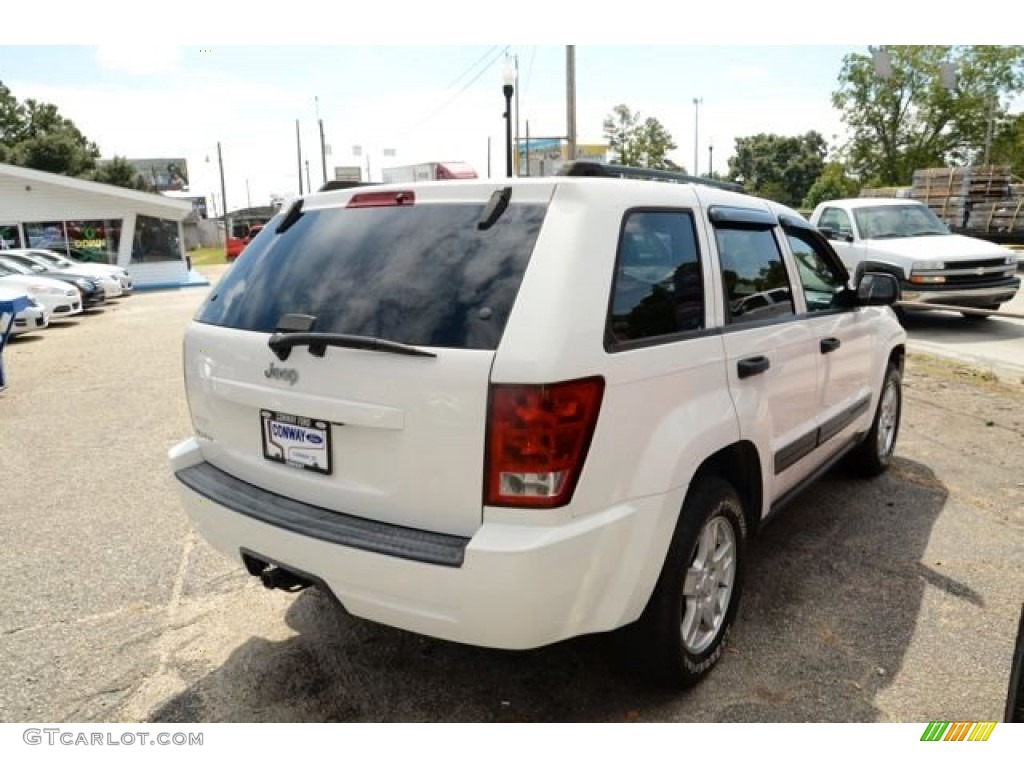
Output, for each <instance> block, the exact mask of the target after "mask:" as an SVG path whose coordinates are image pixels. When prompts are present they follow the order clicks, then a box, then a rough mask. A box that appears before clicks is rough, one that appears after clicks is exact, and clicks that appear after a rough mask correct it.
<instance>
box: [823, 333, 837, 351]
mask: <svg viewBox="0 0 1024 768" xmlns="http://www.w3.org/2000/svg"><path fill="white" fill-rule="evenodd" d="M839 343H840V342H839V339H836V338H833V337H831V336H830V337H829V338H827V339H822V340H821V354H823V355H827V354H828V353H829V352H835V351H836V350H837V349H839Z"/></svg>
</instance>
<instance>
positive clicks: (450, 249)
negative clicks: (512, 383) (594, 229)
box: [196, 203, 547, 350]
mask: <svg viewBox="0 0 1024 768" xmlns="http://www.w3.org/2000/svg"><path fill="white" fill-rule="evenodd" d="M483 208H484V206H483V205H475V204H468V203H443V204H417V205H405V206H391V207H379V208H375V207H367V208H332V209H325V210H313V211H308V212H305V213H303V214H302V216H301V217H300V218H299V219H298V221H296V222H295V223H294V224H293V225H292V226H291V227H290V228H288V229H286V230H285V231H284V232H283V233H281V234H277V233H276V232H274V229H275V228H276V226H277V221H276V220H275V221H273V222H271V223H270V224H269V225H268V226H267V228H268V229H269V230H270V232H268V233H266V234H267V235H268V236H265V237H260V238H256V239H255V240H254V241H253V242H252V244H251V245H250V246H249V248H247V249H246V251H245V254H244V257H242V258H240V259H239V261H238V262H237V263H236V264H235V265H234V266H233V267H232V268H231V270H230V271H229V272H228V273H227V274H226V275H225V276H224V278H222V280H221V283H220V284H219V285H218V286H217V288H216V289H215V292H213V293H211V295H210V297H209V298H208V299H207V301H206V302H205V303H204V305H203V306H202V307H201V308H200V310H199V313H198V314H197V316H196V319H197V320H198V321H199V322H202V323H210V324H213V325H221V326H228V327H231V328H238V329H242V330H248V331H257V332H262V333H272V332H273V331H274V330H275V328H276V327H277V324H278V322H279V321H280V319H281V318H282V317H283V316H284V315H287V314H304V315H312V316H313V317H315V318H316V322H315V324H314V326H313V328H312V330H313V331H314V332H317V333H344V334H353V335H358V336H370V337H374V338H380V339H387V340H389V341H397V342H401V343H404V344H412V345H416V346H426V347H447V348H456V349H489V350H493V349H496V348H497V345H498V342H499V341H500V339H501V334H502V332H503V331H504V328H505V323H506V322H507V320H508V316H509V313H510V312H511V310H512V304H513V302H514V301H515V298H516V294H517V293H518V291H519V286H520V283H521V282H522V279H523V274H524V272H525V271H526V266H527V264H528V262H529V259H530V254H531V253H532V252H533V246H534V243H535V242H536V240H537V235H538V233H539V232H540V228H541V225H542V224H543V222H544V216H545V213H546V211H547V206H546V205H541V204H512V205H510V206H509V207H508V209H507V210H506V211H505V212H504V213H503V214H502V215H501V216H500V218H498V220H497V221H496V222H495V223H494V224H493V226H491V227H489V228H487V229H484V230H481V229H479V228H478V227H477V223H478V222H479V221H480V215H481V212H482V211H483Z"/></svg>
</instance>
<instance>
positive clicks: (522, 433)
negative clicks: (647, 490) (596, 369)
mask: <svg viewBox="0 0 1024 768" xmlns="http://www.w3.org/2000/svg"><path fill="white" fill-rule="evenodd" d="M603 393H604V379H602V378H600V377H594V378H589V379H578V380H576V381H566V382H562V383H560V384H492V385H491V393H490V395H491V396H490V403H489V405H488V408H489V412H488V419H487V461H486V463H485V467H484V483H485V491H484V503H485V504H488V505H491V506H496V507H560V506H563V505H565V504H568V503H569V500H570V499H571V498H572V493H573V491H574V490H575V488H576V481H577V480H578V479H579V476H580V471H581V470H582V469H583V462H584V460H585V459H586V457H587V449H588V448H589V447H590V438H591V437H592V436H593V434H594V426H595V425H596V424H597V414H598V411H599V410H600V409H601V396H602V394H603Z"/></svg>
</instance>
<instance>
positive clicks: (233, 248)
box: [224, 224, 263, 261]
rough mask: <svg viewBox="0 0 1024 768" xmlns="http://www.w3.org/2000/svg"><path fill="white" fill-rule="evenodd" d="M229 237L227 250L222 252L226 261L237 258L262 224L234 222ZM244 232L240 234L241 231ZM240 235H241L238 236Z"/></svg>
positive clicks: (258, 231)
mask: <svg viewBox="0 0 1024 768" xmlns="http://www.w3.org/2000/svg"><path fill="white" fill-rule="evenodd" d="M231 229H232V232H231V235H232V236H231V237H229V238H228V243H227V250H226V251H225V252H224V258H225V259H226V260H227V261H234V260H235V259H237V258H238V256H239V254H240V253H241V252H242V251H244V250H245V246H247V245H248V244H249V243H250V242H251V241H252V239H253V238H254V237H256V235H258V234H259V233H260V232H261V231H262V230H263V224H252V225H248V226H247V225H245V224H236V225H235V226H234V227H232V228H231ZM243 232H244V233H245V234H244V235H242V233H243ZM239 235H241V236H239Z"/></svg>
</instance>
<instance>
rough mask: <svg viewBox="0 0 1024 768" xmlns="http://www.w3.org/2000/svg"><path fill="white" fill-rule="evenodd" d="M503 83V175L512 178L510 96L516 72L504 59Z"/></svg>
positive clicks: (510, 62) (513, 87) (509, 61)
mask: <svg viewBox="0 0 1024 768" xmlns="http://www.w3.org/2000/svg"><path fill="white" fill-rule="evenodd" d="M502 78H503V80H504V81H505V84H504V86H502V89H501V91H502V93H503V94H505V175H506V176H508V178H510V179H511V178H512V94H513V93H514V92H515V82H516V71H515V68H514V67H513V66H512V60H511V59H505V69H504V71H503V72H502Z"/></svg>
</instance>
